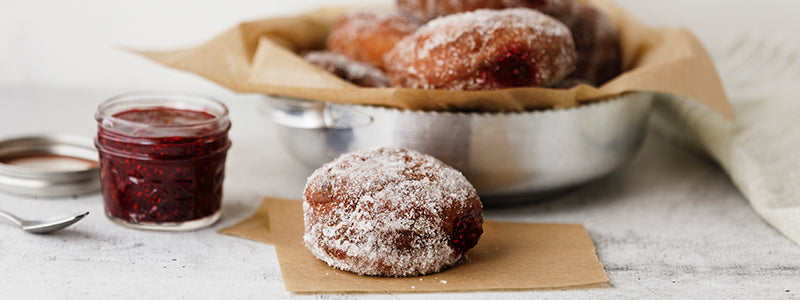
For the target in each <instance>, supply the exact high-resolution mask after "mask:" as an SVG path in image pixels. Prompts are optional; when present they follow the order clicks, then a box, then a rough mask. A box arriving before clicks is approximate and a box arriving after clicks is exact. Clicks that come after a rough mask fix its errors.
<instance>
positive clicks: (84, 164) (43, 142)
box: [0, 135, 100, 197]
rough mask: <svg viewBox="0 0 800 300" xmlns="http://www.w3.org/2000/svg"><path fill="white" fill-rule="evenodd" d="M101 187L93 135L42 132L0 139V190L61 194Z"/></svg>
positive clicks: (69, 194)
mask: <svg viewBox="0 0 800 300" xmlns="http://www.w3.org/2000/svg"><path fill="white" fill-rule="evenodd" d="M99 189H100V176H99V171H98V164H97V151H96V150H95V148H94V145H93V144H92V142H91V139H87V138H81V137H74V136H64V135H41V136H27V137H20V138H14V139H8V140H3V141H0V190H3V191H6V192H11V193H14V194H20V195H26V196H41V197H58V196H71V195H79V194H86V193H91V192H94V191H97V190H99Z"/></svg>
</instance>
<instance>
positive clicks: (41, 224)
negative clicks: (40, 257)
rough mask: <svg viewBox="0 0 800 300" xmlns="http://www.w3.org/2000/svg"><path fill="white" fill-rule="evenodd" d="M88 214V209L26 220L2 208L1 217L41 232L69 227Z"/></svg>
mask: <svg viewBox="0 0 800 300" xmlns="http://www.w3.org/2000/svg"><path fill="white" fill-rule="evenodd" d="M88 214H89V212H88V211H87V212H84V213H79V214H76V215H69V216H63V217H55V218H49V219H45V220H25V219H22V218H20V217H17V216H15V215H12V214H10V213H8V212H4V211H2V210H0V217H3V218H5V219H7V220H9V221H10V222H11V223H14V225H17V227H19V228H21V229H22V230H25V231H27V232H30V233H39V234H44V233H51V232H55V231H59V230H61V229H64V228H67V227H69V226H70V225H72V224H75V223H76V222H78V221H80V220H81V219H83V217H85V216H86V215H88Z"/></svg>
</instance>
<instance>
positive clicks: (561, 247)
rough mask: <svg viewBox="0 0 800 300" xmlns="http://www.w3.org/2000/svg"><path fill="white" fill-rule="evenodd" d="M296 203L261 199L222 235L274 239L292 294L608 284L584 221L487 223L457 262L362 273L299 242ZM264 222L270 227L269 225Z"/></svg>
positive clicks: (300, 228) (299, 213)
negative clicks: (434, 268)
mask: <svg viewBox="0 0 800 300" xmlns="http://www.w3.org/2000/svg"><path fill="white" fill-rule="evenodd" d="M302 214H303V211H302V205H301V201H296V200H281V199H273V198H265V199H264V202H263V203H262V204H261V207H259V209H258V211H256V213H255V214H254V215H253V216H252V217H251V218H249V219H247V220H244V221H243V222H241V223H239V224H237V225H234V226H233V227H230V228H226V229H223V230H221V231H220V233H224V234H230V235H235V236H240V237H244V238H248V239H252V240H255V241H259V242H263V243H270V244H274V245H275V251H276V252H277V254H278V261H279V263H280V265H281V273H282V276H283V280H284V285H285V286H286V289H287V290H289V291H293V292H301V293H313V292H447V291H450V292H453V291H476V290H520V289H552V288H564V287H572V288H588V287H607V286H608V285H607V284H605V283H606V282H608V277H606V274H605V271H604V270H603V267H602V265H601V264H600V262H599V261H598V260H597V257H596V256H595V252H594V244H593V243H592V241H591V239H590V238H589V235H588V234H587V233H586V230H585V229H584V228H583V226H582V225H574V224H522V223H498V222H486V223H485V224H484V230H485V231H484V234H483V236H482V237H481V240H480V242H479V243H478V246H476V247H475V248H473V249H471V250H469V251H468V252H467V258H466V259H464V260H462V262H461V263H459V264H458V265H456V266H455V267H453V268H451V269H448V270H445V271H443V272H440V273H436V274H431V275H427V276H420V277H407V278H388V277H375V276H360V275H356V274H354V273H350V272H346V271H341V270H337V269H334V268H331V267H329V266H328V265H327V264H325V263H324V262H322V261H320V260H317V259H316V258H315V257H314V256H313V255H312V254H311V252H309V251H308V250H307V249H306V248H305V247H304V246H303V244H302V234H303V218H302ZM267 224H268V225H267Z"/></svg>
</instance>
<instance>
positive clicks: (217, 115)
mask: <svg viewBox="0 0 800 300" xmlns="http://www.w3.org/2000/svg"><path fill="white" fill-rule="evenodd" d="M159 99H160V100H170V101H173V103H167V104H164V103H159V104H158V105H155V104H144V105H143V106H135V105H133V104H136V101H144V100H159ZM125 102H129V104H130V105H129V107H127V109H136V108H141V107H166V108H175V109H185V110H194V109H192V107H189V105H186V104H187V103H189V102H194V103H195V104H198V105H200V104H210V105H212V106H216V107H217V109H218V111H212V112H209V111H205V110H203V112H205V113H208V114H210V115H211V116H213V118H210V119H207V120H201V121H194V122H191V123H183V124H148V123H142V122H136V121H130V120H126V119H122V118H118V117H116V116H115V114H116V113H120V112H124V111H125V109H119V110H118V111H112V110H113V108H114V107H115V106H116V105H123V104H124V103H125ZM180 103H182V104H184V105H176V104H180ZM228 113H229V111H228V107H227V106H225V104H224V103H223V102H222V101H220V100H218V99H216V98H214V97H211V96H206V95H201V94H197V93H190V92H178V91H138V92H128V93H123V94H119V95H116V96H113V97H111V98H108V99H106V100H105V101H103V102H102V103H100V104H99V105H98V106H97V112H96V113H95V120H97V122H98V123H99V124H101V125H109V124H104V123H106V122H111V123H112V124H121V125H125V126H132V127H138V126H146V127H149V128H174V129H177V128H186V127H195V126H205V125H210V124H215V123H219V122H224V121H226V120H227V119H228Z"/></svg>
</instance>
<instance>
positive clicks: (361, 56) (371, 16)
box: [327, 9, 420, 69]
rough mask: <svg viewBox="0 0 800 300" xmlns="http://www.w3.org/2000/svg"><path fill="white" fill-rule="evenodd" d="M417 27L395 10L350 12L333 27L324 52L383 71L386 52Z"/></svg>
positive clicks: (417, 23) (415, 22)
mask: <svg viewBox="0 0 800 300" xmlns="http://www.w3.org/2000/svg"><path fill="white" fill-rule="evenodd" d="M419 26H420V24H419V22H418V21H416V20H414V19H413V18H410V17H408V16H406V15H404V14H401V13H399V12H397V11H389V10H381V9H365V10H355V11H350V12H347V13H345V14H343V15H342V16H340V17H339V18H338V19H337V20H336V22H335V23H334V24H333V27H332V28H331V33H330V35H328V41H327V49H328V50H329V51H331V52H334V53H339V54H342V55H344V56H347V57H349V58H351V59H354V60H357V61H361V62H365V63H368V64H371V65H373V66H375V67H377V68H379V69H384V68H383V56H384V55H385V54H386V52H388V51H389V50H391V49H392V48H393V47H394V45H395V44H397V42H398V41H400V40H401V39H402V38H404V37H405V36H407V35H409V34H411V33H413V32H414V31H415V30H417V28H418V27H419Z"/></svg>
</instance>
